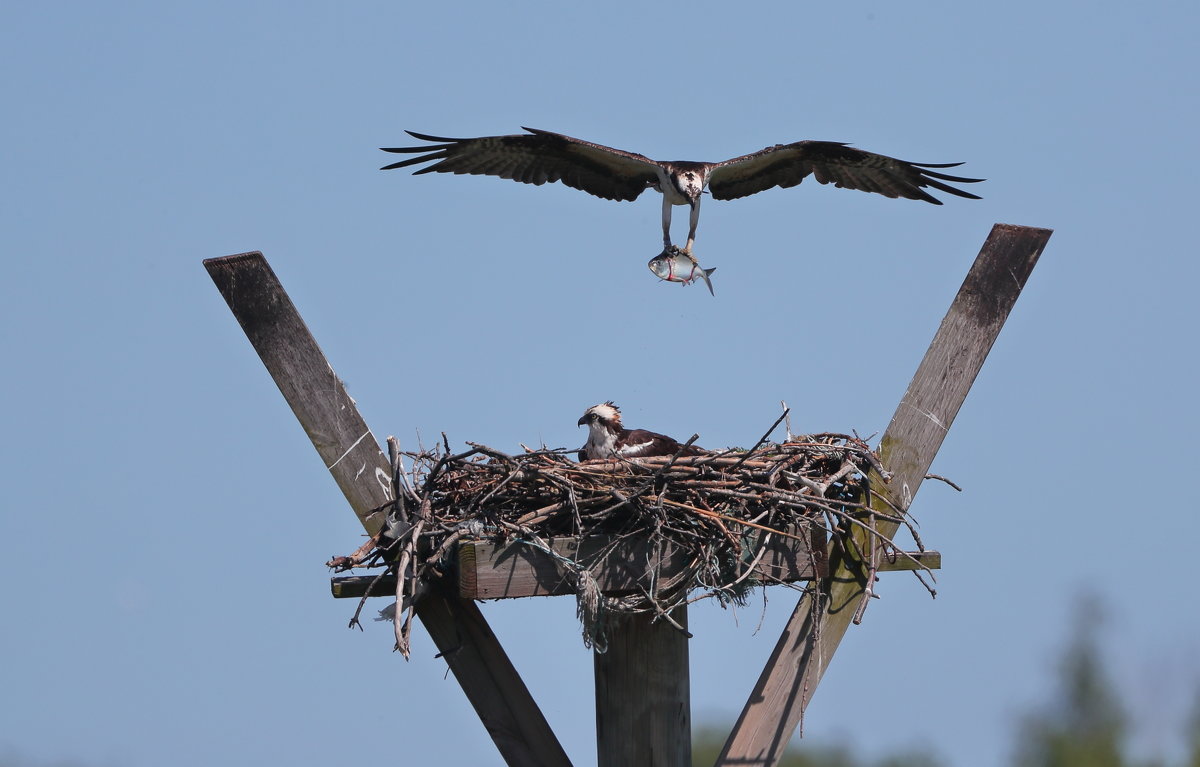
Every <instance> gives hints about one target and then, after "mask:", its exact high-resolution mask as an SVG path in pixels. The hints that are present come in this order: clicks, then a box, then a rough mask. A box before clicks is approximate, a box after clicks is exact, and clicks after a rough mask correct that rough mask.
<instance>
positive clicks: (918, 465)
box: [717, 224, 1051, 767]
mask: <svg viewBox="0 0 1200 767" xmlns="http://www.w3.org/2000/svg"><path fill="white" fill-rule="evenodd" d="M1050 234H1051V231H1050V230H1049V229H1035V228H1032V227H1022V226H1010V225H1007V224H996V225H995V226H994V227H993V228H992V231H991V234H990V235H989V236H988V239H987V241H986V242H984V244H983V248H982V250H981V251H980V252H979V256H978V257H977V258H976V260H975V264H974V265H973V266H972V267H971V270H970V272H969V273H968V274H967V277H966V280H965V281H964V282H963V284H962V287H961V288H960V289H959V291H958V295H957V296H956V297H955V299H954V302H953V304H951V306H950V310H949V311H948V312H947V314H946V317H945V318H944V319H943V320H942V324H941V327H939V328H938V332H937V334H936V335H935V336H934V339H933V342H932V343H931V344H930V346H929V350H928V351H927V352H926V353H925V358H924V359H923V360H922V361H921V364H920V366H919V367H918V368H917V372H916V374H915V375H914V376H913V379H912V382H911V383H910V384H909V386H908V390H907V391H906V392H905V394H904V397H903V399H901V401H900V405H899V406H898V407H897V408H896V413H895V415H893V416H892V421H891V423H890V424H889V425H888V428H887V431H886V432H884V435H883V439H882V442H881V443H880V449H879V453H880V458H881V459H882V462H883V465H884V466H886V467H887V468H888V470H889V471H891V472H892V474H893V476H892V478H891V481H890V484H888V485H886V486H885V485H884V484H883V483H882V481H881V480H880V478H879V477H874V482H873V487H874V488H875V490H876V492H877V493H879V494H881V495H886V497H887V499H888V500H889V501H890V502H891V503H892V504H893V505H894V506H896V507H897V508H900V509H907V508H908V507H909V505H910V504H911V503H912V499H913V496H914V495H916V492H917V489H918V488H919V487H920V486H921V481H922V480H923V479H924V477H925V474H926V473H927V472H928V471H929V466H930V465H931V464H932V462H933V458H934V455H936V453H937V451H938V448H939V447H941V444H942V440H943V439H944V438H945V435H946V431H947V430H948V429H949V428H950V424H951V423H953V421H954V417H955V416H956V415H957V414H958V410H959V408H960V407H961V406H962V403H963V400H964V399H966V396H967V392H968V391H969V390H970V388H971V384H972V383H974V381H975V376H976V375H977V374H978V373H979V370H980V368H981V367H982V366H983V361H984V359H986V358H987V355H988V352H989V351H990V350H991V348H992V344H993V342H994V341H995V340H996V337H997V335H999V333H1000V328H1001V327H1002V326H1003V325H1004V321H1005V320H1006V319H1007V318H1008V314H1009V311H1010V310H1011V309H1012V307H1013V304H1014V303H1015V302H1016V300H1017V296H1019V295H1020V293H1021V289H1022V288H1023V287H1024V286H1025V282H1026V280H1027V279H1028V278H1029V275H1030V273H1031V272H1032V271H1033V267H1034V265H1035V264H1036V263H1037V260H1038V256H1040V255H1041V253H1042V250H1043V248H1045V246H1046V242H1047V241H1048V240H1049V238H1050ZM875 507H876V508H878V509H879V510H880V511H884V510H886V504H885V503H884V502H883V499H881V498H877V499H876V501H875ZM877 528H878V530H879V532H880V533H882V534H883V535H885V536H887V537H891V536H892V535H894V534H895V532H896V529H897V525H895V524H892V523H886V522H883V521H880V522H879V523H878V525H877ZM871 546H872V543H871V541H870V540H869V538H868V534H867V533H865V532H864V531H862V530H857V529H856V530H855V531H854V533H853V545H850V546H848V547H846V548H844V549H842V550H841V551H840V553H838V554H837V555H836V556H835V557H833V558H831V561H830V575H829V577H828V578H827V579H826V580H824V581H823V582H822V583H821V588H820V589H819V590H818V593H819V596H817V597H816V598H815V599H814V598H812V597H809V596H805V597H803V598H801V600H800V603H799V604H798V605H797V606H796V609H795V611H794V612H793V613H792V616H791V618H790V620H789V621H788V623H787V626H786V627H785V628H784V630H783V633H782V635H781V636H780V638H779V641H778V643H777V644H776V646H775V650H774V651H773V652H772V653H771V657H770V659H769V660H768V661H767V664H766V667H765V668H764V669H763V672H762V675H761V676H760V677H759V679H758V683H757V684H755V686H754V689H753V691H752V692H751V693H750V697H749V699H748V700H747V702H746V705H745V708H743V710H742V713H741V716H739V718H738V721H737V724H736V725H735V726H734V728H733V732H732V733H731V734H730V736H729V740H728V741H727V742H726V744H725V748H724V750H723V751H722V753H721V756H720V758H718V760H717V765H718V767H721V765H738V767H770V766H773V765H776V764H778V762H779V759H780V757H781V756H782V755H783V751H784V749H785V748H786V747H787V743H788V741H789V740H790V739H791V736H792V733H793V732H794V731H795V729H796V725H797V724H798V723H799V721H800V718H801V716H803V713H804V709H805V707H806V706H807V705H808V702H809V700H810V699H811V697H812V694H813V692H814V691H815V690H816V687H817V684H818V682H820V681H821V677H822V675H823V674H824V673H825V669H826V667H827V666H828V664H829V661H830V659H831V658H832V656H833V653H834V651H835V650H836V649H837V647H838V644H839V643H840V642H841V639H842V637H843V636H844V635H845V632H846V629H847V628H848V627H849V626H850V623H851V622H852V621H853V619H854V616H855V614H856V612H857V611H858V609H859V607H860V605H861V603H862V602H863V599H864V594H865V593H866V590H867V589H868V587H869V586H870V583H869V580H870V567H869V565H868V563H867V562H866V561H864V559H865V558H868V559H869V552H870V551H871Z"/></svg>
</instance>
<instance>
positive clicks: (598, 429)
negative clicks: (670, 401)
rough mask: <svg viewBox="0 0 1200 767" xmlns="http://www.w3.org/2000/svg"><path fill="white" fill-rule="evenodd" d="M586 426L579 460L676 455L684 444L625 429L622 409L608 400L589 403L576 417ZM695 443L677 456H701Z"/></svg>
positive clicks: (650, 433)
mask: <svg viewBox="0 0 1200 767" xmlns="http://www.w3.org/2000/svg"><path fill="white" fill-rule="evenodd" d="M585 423H586V424H587V426H588V439H587V443H586V444H585V445H584V446H583V447H582V448H581V449H580V450H579V460H581V461H588V460H592V459H596V458H644V457H646V456H650V455H675V453H676V452H679V450H680V448H681V447H683V446H682V445H680V444H679V443H678V442H677V441H675V440H673V439H671V438H670V437H668V436H667V435H665V434H657V433H655V432H652V431H646V430H645V429H626V428H625V427H624V426H622V425H621V409H620V408H619V407H617V406H616V405H614V404H613V403H611V402H605V403H603V404H600V405H592V406H591V407H589V408H588V409H587V410H586V411H585V412H584V414H583V417H581V418H580V419H579V425H580V426H583V425H584V424H585ZM704 453H705V451H704V450H702V449H701V448H698V447H696V446H694V445H688V446H687V447H683V450H682V452H680V453H679V454H680V455H704Z"/></svg>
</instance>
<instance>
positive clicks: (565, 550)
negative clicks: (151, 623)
mask: <svg viewBox="0 0 1200 767" xmlns="http://www.w3.org/2000/svg"><path fill="white" fill-rule="evenodd" d="M605 540H607V539H605ZM519 545H520V544H510V545H509V546H500V545H498V544H493V543H464V544H461V546H460V549H459V562H460V565H459V566H460V567H462V568H468V567H469V568H471V569H473V570H474V574H473V575H460V576H459V592H458V595H459V596H460V597H463V598H465V599H507V598H512V597H533V596H561V595H565V594H574V593H575V589H574V587H572V585H571V584H570V583H569V582H568V581H567V580H566V579H565V578H563V576H562V574H561V573H560V572H559V571H558V568H557V567H556V566H555V564H554V560H553V559H552V558H551V557H550V556H549V555H547V554H545V553H543V552H541V551H538V550H537V549H530V548H528V547H521V548H520V549H518V550H517V553H514V554H513V555H512V556H509V555H507V554H506V553H505V552H506V551H507V550H508V549H511V548H514V547H516V546H519ZM603 545H604V544H602V543H599V542H595V543H593V542H584V543H583V544H582V548H583V551H584V554H585V555H586V554H587V552H589V551H592V550H595V549H597V548H600V547H601V546H603ZM639 548H644V547H639V546H635V545H630V546H628V548H627V549H626V551H625V552H622V553H621V565H620V566H619V569H617V570H616V572H611V571H606V570H600V571H598V573H597V574H596V576H595V577H596V582H597V584H598V585H599V587H600V591H601V592H603V593H604V594H606V595H609V596H619V595H621V594H628V593H630V592H631V591H633V590H634V589H632V588H631V587H630V586H629V581H628V580H627V578H628V577H629V575H630V574H631V573H632V570H627V569H626V568H632V566H633V564H634V562H636V561H639V560H636V559H633V558H632V557H633V556H634V555H633V554H632V552H635V551H637V550H638V549H639ZM551 549H552V550H553V551H555V553H557V554H559V555H560V556H571V555H572V554H574V553H575V552H578V551H579V549H580V542H579V539H577V538H556V539H555V540H554V541H553V542H552V543H551ZM786 551H787V549H785V548H784V547H783V546H780V547H779V549H778V550H776V552H768V553H767V555H766V556H764V557H763V562H761V563H760V564H759V566H758V567H757V568H756V569H757V570H758V571H759V573H760V574H761V577H763V578H764V579H765V581H764V582H766V583H795V582H796V581H808V580H813V579H814V578H822V577H824V576H825V575H826V574H827V573H828V568H827V566H826V564H827V562H828V556H827V555H824V554H821V555H819V556H817V557H816V558H815V565H816V567H815V569H814V567H813V562H812V560H810V559H809V558H808V556H807V554H804V555H802V556H792V555H791V554H786V553H785V552H786ZM795 553H796V554H799V552H795ZM671 565H672V562H670V561H668V562H667V563H666V564H664V565H662V566H661V572H662V573H663V574H664V575H663V576H662V577H661V579H660V584H659V585H662V581H665V580H667V578H668V577H669V575H670V574H671V573H672V572H678V567H677V566H676V567H675V568H672V567H671ZM640 566H641V567H642V568H645V566H646V559H645V558H642V559H641V560H640ZM941 566H942V555H941V553H940V552H937V551H907V552H903V553H900V554H896V555H895V556H893V557H884V558H883V559H882V560H881V561H880V562H879V572H881V573H887V572H896V571H901V570H919V569H923V568H928V569H930V570H937V569H940V568H941ZM644 573H645V570H644V569H643V571H642V574H643V575H644ZM610 578H611V580H610ZM644 585H645V588H647V589H649V588H650V584H649V583H648V582H645V583H644ZM329 589H330V591H331V592H332V594H333V596H334V597H335V598H337V599H361V598H362V597H364V596H368V594H367V590H368V589H370V592H371V593H370V596H373V597H391V598H394V597H395V596H396V578H395V576H392V575H384V576H381V577H379V576H374V575H346V576H341V577H334V578H331V579H330V580H329Z"/></svg>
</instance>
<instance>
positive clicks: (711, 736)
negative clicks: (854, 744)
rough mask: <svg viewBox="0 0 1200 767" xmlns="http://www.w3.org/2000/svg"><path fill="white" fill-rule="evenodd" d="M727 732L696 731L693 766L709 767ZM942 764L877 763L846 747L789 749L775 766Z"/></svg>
mask: <svg viewBox="0 0 1200 767" xmlns="http://www.w3.org/2000/svg"><path fill="white" fill-rule="evenodd" d="M727 734H728V733H725V732H721V731H719V730H717V729H716V728H714V727H705V728H702V729H700V730H699V731H697V733H696V734H695V737H694V738H693V743H692V764H693V765H694V767H712V765H713V764H714V763H715V762H716V761H717V757H718V756H719V755H720V754H721V748H722V747H724V745H725V737H726V735H727ZM941 765H942V762H941V761H939V760H938V759H936V758H934V757H933V756H932V755H930V754H926V753H922V752H903V753H899V754H893V755H890V756H886V757H884V758H883V759H880V760H879V761H868V760H863V759H859V758H857V757H856V756H855V755H854V754H853V753H851V751H850V749H849V748H848V747H846V746H829V747H820V746H816V747H814V746H801V747H795V746H793V747H791V748H789V749H788V750H787V751H786V752H785V753H784V755H783V758H782V759H781V760H779V767H941Z"/></svg>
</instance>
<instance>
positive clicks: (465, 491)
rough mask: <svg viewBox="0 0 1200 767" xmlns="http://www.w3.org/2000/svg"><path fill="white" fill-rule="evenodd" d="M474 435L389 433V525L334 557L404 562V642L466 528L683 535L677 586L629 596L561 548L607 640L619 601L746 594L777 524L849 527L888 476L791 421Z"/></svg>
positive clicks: (676, 538)
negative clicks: (462, 441)
mask: <svg viewBox="0 0 1200 767" xmlns="http://www.w3.org/2000/svg"><path fill="white" fill-rule="evenodd" d="M467 444H468V445H470V449H469V450H467V451H465V452H461V453H457V454H453V453H451V451H450V449H449V443H448V442H447V441H446V440H445V437H444V435H443V445H441V446H438V447H436V448H434V449H433V450H422V451H421V452H415V453H414V452H401V451H399V449H398V447H397V445H396V443H395V441H394V440H393V439H389V447H390V448H391V449H390V452H391V457H392V464H393V469H394V477H393V481H394V486H395V488H394V489H395V495H396V497H397V499H398V500H397V501H394V502H392V503H390V504H388V505H387V506H385V507H383V508H381V509H379V510H377V511H378V512H379V513H383V514H385V515H386V518H387V521H386V523H385V526H384V529H383V531H382V532H381V533H380V534H379V535H377V536H375V537H374V538H372V539H371V541H370V542H368V544H367V545H364V546H363V547H362V548H360V549H359V551H357V552H355V554H353V555H350V556H349V557H338V558H335V559H334V560H331V562H330V563H329V564H330V566H332V567H335V568H336V569H339V570H345V569H349V568H351V567H358V566H372V565H382V566H384V567H385V568H386V570H385V574H394V575H396V577H397V588H396V593H397V600H398V601H397V605H396V609H395V614H394V616H393V618H394V621H395V626H396V639H397V649H399V650H401V652H404V654H405V655H406V657H407V651H408V635H409V629H410V627H411V616H412V604H413V603H414V601H415V600H417V599H419V598H420V597H421V595H422V593H423V591H424V590H425V589H426V588H427V586H428V584H429V582H430V581H431V579H436V578H438V577H442V576H443V575H444V574H445V573H447V572H449V571H451V570H452V568H453V567H454V565H455V549H456V544H458V543H459V542H461V541H470V540H480V541H483V540H489V541H492V542H500V543H519V544H524V545H529V546H532V547H535V548H539V549H542V550H544V551H547V552H548V551H549V546H548V544H547V539H548V538H552V537H556V536H580V537H582V536H596V535H606V536H616V537H623V536H631V535H638V536H641V537H647V538H648V539H649V541H650V544H651V546H652V547H682V548H683V549H684V550H685V551H686V552H687V556H686V557H685V559H686V561H687V562H688V563H689V564H688V565H687V567H686V568H685V569H684V571H683V572H681V573H678V574H671V577H670V579H669V586H668V587H666V588H663V587H662V586H661V583H660V581H659V574H658V573H656V572H655V573H652V576H653V577H650V578H647V579H646V583H648V584H656V583H659V584H660V585H659V586H657V587H650V586H648V587H646V588H643V589H642V590H641V592H640V593H634V594H628V595H622V596H609V595H605V594H601V593H600V592H599V589H598V588H597V587H596V584H595V581H594V580H593V578H592V570H593V569H594V568H595V567H596V565H597V562H595V561H587V562H582V561H573V560H570V559H566V558H564V557H561V556H556V557H555V561H556V565H557V566H558V568H559V570H560V571H561V573H562V574H563V575H564V576H565V577H567V578H569V579H570V582H571V583H573V584H574V585H575V587H576V592H577V599H578V608H579V616H580V619H581V621H582V623H583V629H584V640H585V643H586V644H588V645H589V646H590V645H592V644H597V645H600V646H601V647H603V643H604V636H605V631H604V629H605V622H606V618H607V616H608V615H609V614H610V613H644V612H650V613H653V614H654V615H655V616H657V617H658V618H661V619H664V620H667V621H669V622H672V623H673V621H672V619H671V617H670V612H671V610H673V609H674V608H676V607H678V606H679V605H682V604H686V603H688V602H691V601H696V600H697V599H704V598H708V597H713V598H716V599H717V600H718V601H720V602H721V603H722V604H725V603H728V602H734V603H739V604H740V603H742V602H744V600H745V597H746V595H747V593H748V591H749V590H750V589H751V588H752V587H753V586H754V585H757V584H758V583H760V582H761V575H760V573H758V572H756V571H755V569H754V568H755V565H756V564H757V559H756V557H761V553H760V552H761V551H763V550H764V546H765V544H766V543H767V541H768V540H769V539H770V538H771V537H774V536H787V537H791V538H798V539H799V538H802V539H804V540H806V541H807V540H810V539H809V537H808V536H809V535H810V533H811V531H812V530H813V529H815V528H823V529H824V530H826V531H827V532H828V533H831V534H836V532H837V531H838V530H840V529H846V528H847V527H848V525H849V524H850V520H851V519H853V518H855V517H856V516H857V517H861V516H862V515H863V513H865V512H866V511H867V509H868V504H869V501H870V498H869V492H870V488H869V484H868V479H867V477H868V474H869V473H870V472H871V471H872V470H874V471H875V472H876V474H875V476H877V477H878V476H882V477H884V478H886V477H887V476H888V475H887V472H886V471H885V470H884V468H883V466H881V465H880V463H879V459H878V457H877V456H876V455H875V453H874V452H872V451H871V449H870V448H869V447H868V446H867V444H866V443H865V442H863V441H862V440H861V439H859V438H857V437H852V436H849V435H845V434H829V433H826V434H814V435H808V436H796V437H792V436H790V435H789V439H788V440H786V441H784V442H782V443H772V442H767V441H765V437H764V439H763V440H762V441H760V442H759V443H758V444H757V445H755V447H754V448H752V449H750V450H743V449H738V448H733V449H729V450H725V451H719V452H716V451H714V452H711V453H707V454H705V455H698V456H686V457H681V456H663V457H655V458H641V459H633V460H597V461H585V462H576V461H574V460H572V459H571V458H568V457H567V456H568V455H569V454H574V453H575V452H577V451H573V450H572V451H566V450H529V449H526V452H524V453H522V454H519V455H508V454H505V453H503V452H500V451H498V450H494V449H492V448H489V447H486V446H484V445H479V444H474V443H467ZM858 524H860V525H861V524H862V523H861V522H858ZM887 543H889V544H890V541H888V542H887ZM651 550H652V551H653V550H655V548H652V549H651ZM658 550H661V548H659V549H658ZM823 553H824V552H820V554H821V555H823ZM652 559H653V558H652ZM651 567H652V569H653V563H652V565H651ZM697 594H698V595H697ZM360 609H361V606H360ZM385 612H386V611H385ZM356 623H357V614H356V616H355V619H352V621H351V624H352V625H355V624H356ZM681 630H682V629H681Z"/></svg>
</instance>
